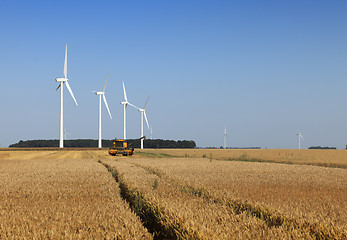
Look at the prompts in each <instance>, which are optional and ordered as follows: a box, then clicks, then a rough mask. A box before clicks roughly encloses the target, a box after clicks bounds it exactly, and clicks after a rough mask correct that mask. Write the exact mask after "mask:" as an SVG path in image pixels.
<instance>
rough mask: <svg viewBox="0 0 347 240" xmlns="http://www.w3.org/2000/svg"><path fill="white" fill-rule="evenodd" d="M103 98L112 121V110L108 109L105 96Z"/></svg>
mask: <svg viewBox="0 0 347 240" xmlns="http://www.w3.org/2000/svg"><path fill="white" fill-rule="evenodd" d="M102 98H103V99H104V103H105V106H106V108H107V111H108V114H109V115H110V118H111V119H112V116H111V112H110V109H109V108H108V104H107V101H106V97H105V94H102Z"/></svg>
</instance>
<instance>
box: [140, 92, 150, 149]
mask: <svg viewBox="0 0 347 240" xmlns="http://www.w3.org/2000/svg"><path fill="white" fill-rule="evenodd" d="M148 100H149V96H148V98H147V101H146V103H145V106H144V107H143V108H137V109H138V110H139V111H140V112H141V137H143V116H145V120H146V123H147V127H148V129H149V124H148V119H147V116H146V106H147V103H148ZM141 149H143V138H142V139H141Z"/></svg>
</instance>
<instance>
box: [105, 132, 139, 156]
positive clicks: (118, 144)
mask: <svg viewBox="0 0 347 240" xmlns="http://www.w3.org/2000/svg"><path fill="white" fill-rule="evenodd" d="M142 138H143V139H146V137H145V136H144V137H142ZM142 138H139V139H136V140H135V141H133V142H132V143H130V144H128V141H127V140H123V139H117V138H116V139H115V140H114V141H113V143H112V147H110V148H109V149H108V154H110V155H112V156H116V155H120V154H122V155H123V156H131V155H133V154H134V148H131V147H130V146H131V145H133V144H134V143H136V142H137V141H140V140H141V139H142Z"/></svg>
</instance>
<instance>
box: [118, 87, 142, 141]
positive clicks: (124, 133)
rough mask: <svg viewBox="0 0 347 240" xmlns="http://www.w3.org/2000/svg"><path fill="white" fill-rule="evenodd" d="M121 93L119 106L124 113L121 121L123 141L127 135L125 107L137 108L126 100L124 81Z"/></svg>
mask: <svg viewBox="0 0 347 240" xmlns="http://www.w3.org/2000/svg"><path fill="white" fill-rule="evenodd" d="M123 93H124V101H123V102H121V103H120V104H123V113H124V119H123V121H124V125H123V130H124V132H123V139H124V140H125V139H127V134H126V131H127V130H126V120H127V118H126V112H127V106H128V104H129V105H130V106H132V107H134V108H137V109H138V107H136V106H135V105H133V104H131V103H130V102H128V98H127V93H126V91H125V86H124V81H123Z"/></svg>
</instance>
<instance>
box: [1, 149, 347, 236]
mask: <svg viewBox="0 0 347 240" xmlns="http://www.w3.org/2000/svg"><path fill="white" fill-rule="evenodd" d="M270 151H271V150H262V151H261V150H236V151H234V150H220V149H211V150H200V149H194V150H174V149H168V150H138V151H136V150H135V152H136V154H135V155H134V156H132V157H123V156H117V157H112V156H109V155H108V154H107V151H106V150H101V151H100V150H91V149H89V150H87V151H72V150H70V151H58V150H48V151H0V194H1V195H0V238H1V239H6V238H54V239H55V238H70V239H76V238H79V239H82V238H83V239H95V238H105V239H114V238H118V239H346V238H347V230H346V229H347V200H346V199H347V184H346V183H347V170H346V169H345V167H343V166H344V165H345V164H346V163H345V160H344V157H345V156H346V155H344V151H334V150H325V151H324V150H301V151H302V152H300V151H296V150H272V151H274V152H272V153H271V152H270ZM279 153H280V154H279ZM310 153H311V154H312V155H309V154H310ZM319 153H320V155H321V157H320V155H319ZM334 154H337V155H335V158H334ZM284 156H286V159H284V158H281V157H284ZM290 156H291V158H290ZM247 157H248V159H247V160H245V158H247ZM276 157H277V158H276ZM337 157H340V159H338V158H337ZM238 158H240V159H238ZM329 159H330V160H329ZM260 160H263V161H260ZM270 160H271V161H270ZM295 161H299V162H298V163H296V162H295ZM278 162H281V163H278ZM283 163H285V164H283ZM322 163H324V164H325V165H326V166H328V167H324V166H323V164H322ZM336 166H338V167H336Z"/></svg>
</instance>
